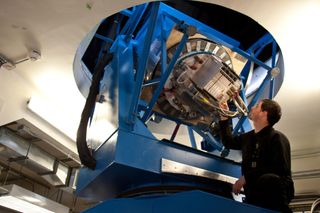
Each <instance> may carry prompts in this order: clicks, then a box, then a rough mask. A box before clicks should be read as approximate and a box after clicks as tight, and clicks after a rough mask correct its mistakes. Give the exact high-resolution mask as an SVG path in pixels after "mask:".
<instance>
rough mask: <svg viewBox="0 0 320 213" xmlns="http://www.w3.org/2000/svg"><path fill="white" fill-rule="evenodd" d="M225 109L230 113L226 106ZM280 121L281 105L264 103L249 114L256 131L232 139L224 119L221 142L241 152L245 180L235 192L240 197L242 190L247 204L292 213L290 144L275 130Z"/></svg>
mask: <svg viewBox="0 0 320 213" xmlns="http://www.w3.org/2000/svg"><path fill="white" fill-rule="evenodd" d="M222 107H223V108H224V109H228V106H227V105H226V104H225V105H223V106H222ZM280 118H281V108H280V106H279V104H278V103H277V102H275V101H273V100H269V99H263V100H262V101H260V102H259V103H258V104H257V105H255V106H253V107H252V109H251V111H250V113H249V119H250V120H251V121H252V122H253V126H254V130H252V131H250V132H247V133H244V134H241V135H238V136H233V135H232V133H231V128H230V125H229V122H228V120H227V119H226V118H224V117H222V118H221V121H220V129H221V140H222V142H223V144H224V146H225V147H226V148H229V149H237V150H242V176H241V177H240V178H239V179H238V180H237V181H236V183H235V184H234V185H233V192H234V193H235V194H238V193H239V192H240V190H241V188H242V187H243V188H244V193H245V195H246V199H245V202H246V203H249V204H253V205H257V206H260V207H264V208H268V209H272V210H276V211H281V212H292V211H291V210H290V208H289V206H288V204H289V202H290V201H291V200H292V198H293V196H294V186H293V181H292V178H291V155H290V144H289V141H288V139H287V137H286V136H285V135H284V134H282V133H281V132H279V131H276V130H274V129H273V125H274V124H275V123H277V122H278V121H279V120H280Z"/></svg>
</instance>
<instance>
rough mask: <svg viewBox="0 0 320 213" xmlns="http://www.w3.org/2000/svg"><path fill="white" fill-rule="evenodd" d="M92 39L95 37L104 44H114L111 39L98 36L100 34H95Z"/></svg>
mask: <svg viewBox="0 0 320 213" xmlns="http://www.w3.org/2000/svg"><path fill="white" fill-rule="evenodd" d="M94 37H97V38H99V39H101V40H103V41H105V42H108V43H113V42H114V41H113V40H112V39H111V38H108V37H106V36H103V35H100V34H98V33H96V34H95V35H94Z"/></svg>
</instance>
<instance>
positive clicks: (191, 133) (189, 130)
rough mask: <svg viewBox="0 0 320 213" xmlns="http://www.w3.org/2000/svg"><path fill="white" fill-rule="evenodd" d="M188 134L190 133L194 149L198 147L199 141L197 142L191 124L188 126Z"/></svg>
mask: <svg viewBox="0 0 320 213" xmlns="http://www.w3.org/2000/svg"><path fill="white" fill-rule="evenodd" d="M188 134H189V139H190V143H191V147H192V148H194V149H197V143H196V139H195V137H194V134H193V129H192V128H191V127H190V126H188Z"/></svg>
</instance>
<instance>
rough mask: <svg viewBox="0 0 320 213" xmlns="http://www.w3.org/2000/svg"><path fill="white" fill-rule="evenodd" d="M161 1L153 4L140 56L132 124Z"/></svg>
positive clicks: (130, 121)
mask: <svg viewBox="0 0 320 213" xmlns="http://www.w3.org/2000/svg"><path fill="white" fill-rule="evenodd" d="M159 4H160V3H159V2H155V3H153V5H152V11H151V17H150V19H149V23H148V29H147V33H146V37H145V43H144V45H143V50H142V55H141V56H140V58H139V67H138V71H137V77H136V87H135V88H134V91H133V96H132V103H131V105H130V110H129V118H128V122H129V123H130V124H133V123H134V120H135V118H136V114H137V105H138V101H139V97H140V93H141V88H142V83H143V78H144V75H145V70H146V66H147V60H148V55H149V51H150V45H151V42H152V36H153V32H154V29H155V26H156V21H157V16H158V10H159Z"/></svg>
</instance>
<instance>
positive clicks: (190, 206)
mask: <svg viewBox="0 0 320 213" xmlns="http://www.w3.org/2000/svg"><path fill="white" fill-rule="evenodd" d="M96 212H108V213H118V212H121V213H132V212H150V213H151V212H152V213H163V212H166V213H177V212H184V213H194V212H201V213H212V212H237V213H274V211H271V210H267V209H262V208H259V207H255V206H252V205H248V204H243V203H240V202H235V201H232V200H230V199H226V198H223V197H220V196H217V195H213V194H209V193H206V192H203V191H198V190H195V191H188V192H181V193H177V194H169V195H166V196H161V197H157V196H155V197H153V198H152V199H151V198H150V197H140V198H122V199H113V200H110V201H108V202H104V203H101V204H99V205H97V206H95V207H93V208H92V209H90V210H87V211H85V212H84V213H96Z"/></svg>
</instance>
